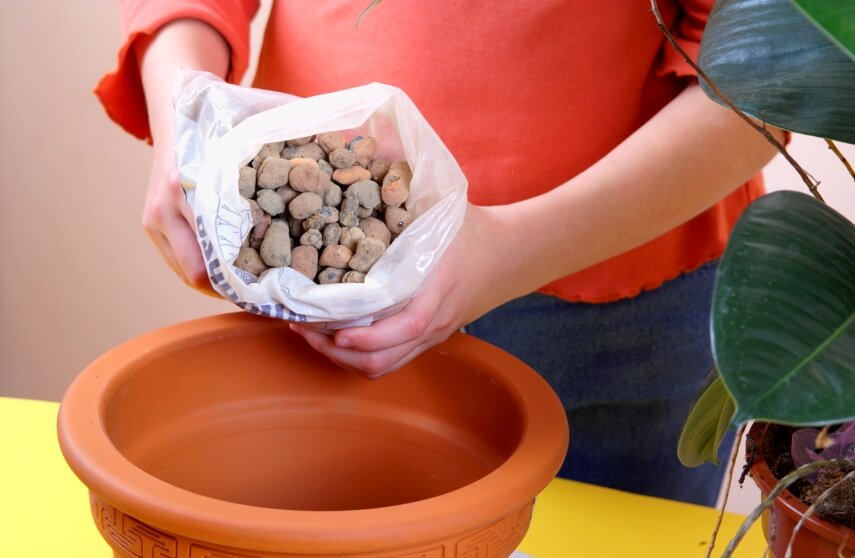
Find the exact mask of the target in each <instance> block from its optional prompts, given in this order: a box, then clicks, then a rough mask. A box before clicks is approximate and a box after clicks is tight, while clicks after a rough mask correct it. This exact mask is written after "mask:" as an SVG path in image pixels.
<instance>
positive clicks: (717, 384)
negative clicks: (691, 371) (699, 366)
mask: <svg viewBox="0 0 855 558" xmlns="http://www.w3.org/2000/svg"><path fill="white" fill-rule="evenodd" d="M735 410H736V407H735V405H734V402H733V398H732V397H731V396H730V393H728V391H727V388H726V387H725V386H724V382H722V381H721V377H720V376H719V375H718V374H715V375H714V377H713V378H712V380H711V381H710V382H707V384H706V385H705V386H704V387H703V389H702V390H701V393H700V394H699V396H698V398H697V400H696V401H695V403H694V405H692V410H691V411H690V412H689V416H688V418H687V419H686V422H685V424H683V431H682V432H681V433H680V442H679V443H678V444H677V457H678V458H679V459H680V463H682V464H683V465H685V466H686V467H697V466H699V465H703V464H704V463H706V462H711V463H715V464H718V463H719V460H718V448H719V446H720V445H721V441H722V439H723V438H724V435H725V434H726V433H727V428H728V426H729V425H730V421H731V419H732V418H733V413H734V411H735Z"/></svg>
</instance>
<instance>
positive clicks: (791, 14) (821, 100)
mask: <svg viewBox="0 0 855 558" xmlns="http://www.w3.org/2000/svg"><path fill="white" fill-rule="evenodd" d="M826 3H827V4H832V3H835V2H831V1H828V2H826ZM839 3H840V4H849V6H850V8H848V9H847V10H848V11H851V6H852V4H853V2H851V1H848V2H839ZM850 19H851V18H850ZM698 64H699V65H700V67H701V69H703V70H704V72H706V74H707V75H708V76H709V77H710V79H712V81H713V82H714V83H715V84H716V86H717V87H718V88H719V89H720V90H721V91H722V92H723V93H724V94H725V95H727V96H728V97H729V98H730V99H731V100H732V101H733V102H734V103H735V104H736V105H737V106H738V107H739V108H740V109H742V111H743V112H745V113H747V114H750V115H751V116H753V117H755V118H757V119H758V120H762V121H764V122H767V123H769V124H771V125H773V126H777V127H779V128H785V129H787V130H792V131H794V132H800V133H803V134H809V135H813V136H820V137H824V138H831V139H837V140H840V141H844V142H848V143H855V60H853V59H852V58H850V57H849V55H848V54H846V53H845V51H844V50H843V49H841V48H840V47H839V46H838V45H837V44H836V43H834V42H832V41H831V40H830V39H829V38H828V36H826V34H825V33H824V32H823V31H820V30H819V29H818V28H817V27H816V26H815V25H813V24H812V23H811V22H810V21H809V20H808V19H807V18H806V17H805V16H804V15H802V13H801V12H800V11H799V10H798V9H797V8H796V7H795V6H794V5H793V4H791V3H790V0H719V1H718V2H716V5H715V8H714V9H713V11H712V13H711V14H710V17H709V20H708V21H707V26H706V29H705V31H704V36H703V40H702V41H701V52H700V55H699V58H698ZM701 85H702V87H703V88H704V91H705V92H706V93H707V95H708V96H710V97H711V98H712V99H713V100H716V101H718V102H721V101H720V100H719V99H718V98H717V97H716V95H715V94H714V93H713V92H712V91H711V90H710V89H709V87H708V86H707V85H706V84H705V83H703V82H702V83H701Z"/></svg>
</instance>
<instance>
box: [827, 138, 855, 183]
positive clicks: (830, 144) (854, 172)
mask: <svg viewBox="0 0 855 558" xmlns="http://www.w3.org/2000/svg"><path fill="white" fill-rule="evenodd" d="M825 143H826V144H828V148H829V149H830V150H832V151H834V154H835V155H837V158H838V159H840V162H841V163H843V166H844V167H846V170H848V171H849V176H851V177H852V179H853V180H855V170H853V169H852V165H850V164H849V161H847V160H846V157H844V156H843V153H841V152H840V150H839V149H838V148H837V145H835V144H834V142H833V141H831V140H830V139H828V138H825Z"/></svg>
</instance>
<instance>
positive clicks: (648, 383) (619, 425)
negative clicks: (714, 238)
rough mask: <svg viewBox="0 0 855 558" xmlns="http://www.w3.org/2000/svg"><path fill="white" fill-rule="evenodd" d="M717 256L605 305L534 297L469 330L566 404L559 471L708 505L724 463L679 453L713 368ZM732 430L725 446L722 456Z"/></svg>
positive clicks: (504, 308)
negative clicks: (565, 444) (683, 458)
mask: <svg viewBox="0 0 855 558" xmlns="http://www.w3.org/2000/svg"><path fill="white" fill-rule="evenodd" d="M715 269H716V267H715V263H711V264H707V265H704V266H702V267H700V268H699V269H697V270H695V271H693V272H691V273H688V274H683V275H681V276H680V277H678V278H676V279H674V280H672V281H668V282H666V283H665V284H664V285H662V286H661V287H659V288H658V289H656V290H653V291H649V292H643V293H641V294H640V295H639V296H637V297H635V298H632V299H627V300H621V301H617V302H612V303H606V304H586V303H571V302H566V301H564V300H561V299H558V298H555V297H551V296H545V295H540V294H532V295H529V296H526V297H523V298H520V299H517V300H514V301H511V302H509V303H508V304H505V305H504V306H501V307H500V308H497V309H495V310H494V311H492V312H490V313H489V314H487V315H485V316H484V317H483V318H481V319H479V320H477V321H476V322H473V323H472V324H470V325H468V326H467V327H466V332H467V333H469V334H472V335H475V336H476V337H479V338H481V339H484V340H486V341H489V342H490V343H492V344H494V345H497V346H499V347H501V348H503V349H505V350H506V351H508V352H510V353H512V354H514V355H516V356H517V357H518V358H520V359H521V360H523V361H524V362H526V363H527V364H529V365H530V366H531V367H532V368H534V369H535V370H537V371H538V372H539V373H540V374H541V375H543V377H544V378H546V380H547V381H548V382H549V383H550V384H551V385H552V387H553V389H554V390H555V391H556V393H557V394H558V396H559V397H560V399H561V401H562V402H563V403H564V407H565V409H566V411H567V418H568V422H569V423H570V449H569V451H568V454H567V459H566V460H565V462H564V465H563V466H562V467H561V471H560V472H559V476H561V477H564V478H568V479H574V480H579V481H582V482H587V483H593V484H598V485H602V486H608V487H612V488H617V489H620V490H626V491H630V492H636V493H639V494H647V495H651V496H658V497H662V498H670V499H675V500H682V501H686V502H693V503H697V504H703V505H710V506H711V505H715V501H716V498H717V495H718V491H719V487H720V485H721V481H722V477H723V474H724V473H725V466H724V464H722V465H719V466H714V465H710V464H707V465H703V466H702V467H699V468H695V469H689V468H686V467H684V466H683V465H681V464H680V462H679V461H678V460H677V457H676V449H677V440H678V439H679V436H680V429H681V428H682V425H683V421H684V419H685V418H686V415H687V413H688V411H689V408H690V407H691V404H692V402H693V401H694V399H695V396H696V395H697V392H698V390H699V389H700V387H701V385H702V384H703V380H704V377H705V376H706V374H707V373H708V372H709V371H710V370H711V369H712V367H713V359H712V352H711V348H710V331H709V328H710V324H709V318H710V301H711V299H712V289H713V282H714V277H715ZM732 444H733V434H732V433H730V434H729V435H728V438H727V439H726V440H725V442H724V443H723V444H722V448H721V450H720V455H721V456H723V457H722V459H725V457H724V456H727V455H728V454H729V451H730V448H731V446H732Z"/></svg>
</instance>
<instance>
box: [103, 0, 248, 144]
mask: <svg viewBox="0 0 855 558" xmlns="http://www.w3.org/2000/svg"><path fill="white" fill-rule="evenodd" d="M119 9H120V17H121V28H122V46H121V48H120V49H119V54H118V62H117V65H116V68H115V69H114V70H113V71H112V72H109V73H107V74H105V75H104V76H103V77H102V78H101V80H100V82H99V83H98V85H97V86H96V87H95V95H97V97H98V99H99V100H100V101H101V104H102V105H103V106H104V110H106V111H107V114H108V115H109V117H110V118H111V119H112V120H113V121H114V122H116V123H117V124H118V125H119V126H121V127H122V128H124V129H125V131H127V132H128V133H130V134H132V135H134V136H136V137H138V138H140V139H142V140H146V141H151V131H150V130H149V125H148V111H147V110H146V104H145V94H144V92H143V88H142V81H141V79H140V71H139V67H138V65H137V60H136V57H135V56H134V52H133V46H134V42H135V41H136V40H137V39H139V38H141V37H144V36H147V35H151V34H153V33H155V32H156V31H157V30H158V29H160V28H161V27H163V26H164V25H166V24H167V23H169V22H171V21H174V20H176V19H185V18H189V19H197V20H200V21H203V22H205V23H207V24H208V25H210V26H211V27H213V28H214V29H216V30H217V31H218V32H219V33H220V34H221V35H222V36H223V38H224V39H225V40H226V42H227V43H228V45H229V48H230V50H231V60H230V63H229V71H228V75H227V76H226V79H227V80H228V81H230V82H232V83H236V82H238V81H240V79H241V78H242V77H243V74H244V73H245V72H246V69H247V67H248V65H249V24H250V22H251V21H252V18H253V17H254V16H255V13H256V11H257V10H258V0H204V1H199V0H120V2H119Z"/></svg>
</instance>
